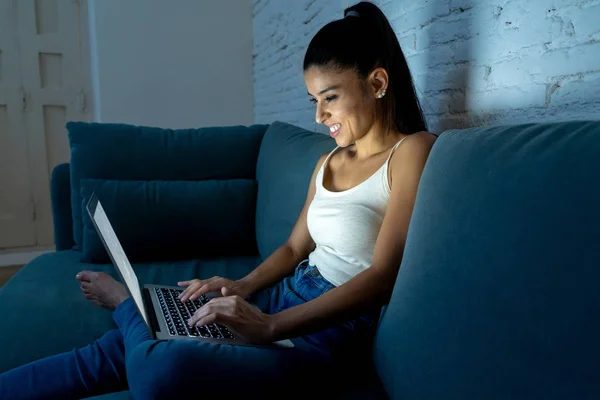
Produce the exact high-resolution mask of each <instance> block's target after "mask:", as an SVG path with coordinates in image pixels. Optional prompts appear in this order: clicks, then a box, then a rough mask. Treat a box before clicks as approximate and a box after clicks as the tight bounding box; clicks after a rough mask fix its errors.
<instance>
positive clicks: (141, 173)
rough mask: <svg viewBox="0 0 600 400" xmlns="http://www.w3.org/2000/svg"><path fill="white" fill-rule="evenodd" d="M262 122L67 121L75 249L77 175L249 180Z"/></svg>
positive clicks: (79, 236)
mask: <svg viewBox="0 0 600 400" xmlns="http://www.w3.org/2000/svg"><path fill="white" fill-rule="evenodd" d="M266 128H267V125H252V126H247V127H246V126H229V127H208V128H199V129H176V130H173V129H161V128H151V127H141V126H134V125H126V124H107V123H86V122H69V123H67V130H68V132H69V143H70V148H71V207H72V213H73V236H74V240H75V244H76V246H75V248H77V249H80V248H81V245H82V241H83V223H82V220H81V218H82V213H81V200H82V199H81V187H80V181H81V179H86V178H93V179H119V180H212V179H217V180H224V179H254V177H255V168H256V160H257V157H258V149H259V147H260V143H261V140H262V136H263V134H264V132H265V129H266Z"/></svg>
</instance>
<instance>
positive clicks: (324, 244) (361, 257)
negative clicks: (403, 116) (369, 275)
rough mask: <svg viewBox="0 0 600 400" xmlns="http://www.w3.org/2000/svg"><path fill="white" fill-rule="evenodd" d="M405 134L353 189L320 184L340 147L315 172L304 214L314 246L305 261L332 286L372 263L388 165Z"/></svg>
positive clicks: (387, 187) (383, 207) (387, 192)
mask: <svg viewBox="0 0 600 400" xmlns="http://www.w3.org/2000/svg"><path fill="white" fill-rule="evenodd" d="M407 137H408V136H406V137H404V138H402V140H400V141H399V142H398V143H396V145H395V146H394V147H393V148H392V150H391V151H390V154H389V156H388V158H387V160H386V162H385V163H384V164H383V165H382V166H381V168H379V169H378V170H377V171H376V172H375V173H374V174H373V175H371V176H370V177H369V178H368V179H367V180H366V181H364V182H362V183H360V184H359V185H357V186H355V187H353V188H350V189H348V190H344V191H342V192H331V191H329V190H327V189H325V188H324V187H323V172H324V170H325V167H326V165H327V162H328V161H329V158H331V155H332V154H333V153H335V152H336V151H337V150H338V149H339V146H338V147H336V148H335V149H333V151H332V152H331V153H329V155H328V156H327V158H326V159H325V161H324V162H323V165H322V166H321V169H319V172H318V173H317V176H316V182H315V183H316V192H315V197H314V199H313V201H312V202H311V204H310V207H309V208H308V215H307V224H308V231H309V232H310V236H311V237H312V239H313V241H314V242H315V244H316V245H317V246H316V248H315V250H314V251H313V252H312V253H310V254H309V256H308V260H309V263H310V265H314V266H316V267H317V269H318V270H319V272H320V273H321V275H323V278H325V279H327V280H328V281H329V282H331V283H332V284H334V285H335V286H339V285H341V284H343V283H345V282H347V281H349V280H350V279H352V278H353V277H354V276H356V275H357V274H358V273H359V272H362V271H364V270H365V269H367V268H369V267H370V266H371V263H372V261H373V251H374V249H375V241H376V240H377V235H378V234H379V230H380V229H381V225H382V224H383V217H384V215H385V211H386V210H387V205H388V200H389V198H390V183H389V180H388V164H389V161H390V158H391V157H392V154H393V152H394V150H396V148H397V147H398V146H399V145H400V143H402V141H403V140H404V139H406V138H407Z"/></svg>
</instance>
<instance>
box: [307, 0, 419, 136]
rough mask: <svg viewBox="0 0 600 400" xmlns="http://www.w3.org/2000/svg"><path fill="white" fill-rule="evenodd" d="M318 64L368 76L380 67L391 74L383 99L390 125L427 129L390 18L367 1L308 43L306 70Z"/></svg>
mask: <svg viewBox="0 0 600 400" xmlns="http://www.w3.org/2000/svg"><path fill="white" fill-rule="evenodd" d="M312 66H317V67H328V68H335V69H339V70H344V69H346V68H352V69H354V70H355V71H356V72H357V73H358V75H359V76H360V77H361V78H362V79H365V78H366V77H367V76H368V75H369V73H370V72H371V71H373V70H374V69H375V68H378V67H381V68H384V69H385V70H386V71H387V73H388V76H389V82H388V88H387V90H386V96H384V97H383V98H382V101H383V103H382V104H383V118H384V121H385V123H386V124H387V127H388V128H392V127H393V128H395V129H396V130H398V131H399V132H403V133H415V132H419V131H424V130H427V125H426V123H425V118H424V117H423V110H422V109H421V104H420V103H419V99H418V98H417V94H416V92H415V87H414V84H413V80H412V76H411V73H410V69H409V68H408V64H407V63H406V59H405V58H404V53H403V52H402V49H401V48H400V43H398V38H397V37H396V34H395V32H394V30H393V29H392V27H391V25H390V23H389V21H388V19H387V18H386V17H385V15H384V14H383V12H382V11H381V10H380V9H379V8H378V7H377V6H376V5H375V4H372V3H369V2H366V1H362V2H360V3H358V4H355V5H353V6H352V7H348V8H347V9H346V10H344V18H343V19H340V20H337V21H333V22H330V23H328V24H327V25H325V26H324V27H323V28H321V30H319V32H317V34H316V35H315V37H313V39H312V40H311V41H310V44H309V45H308V49H307V50H306V54H305V56H304V70H305V71H306V70H307V69H308V68H310V67H312Z"/></svg>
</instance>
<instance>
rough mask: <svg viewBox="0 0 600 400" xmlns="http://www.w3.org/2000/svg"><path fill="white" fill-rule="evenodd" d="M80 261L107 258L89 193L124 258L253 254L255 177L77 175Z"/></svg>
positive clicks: (173, 257) (138, 259)
mask: <svg viewBox="0 0 600 400" xmlns="http://www.w3.org/2000/svg"><path fill="white" fill-rule="evenodd" d="M80 185H81V197H82V205H81V206H82V207H83V209H82V215H83V247H82V259H81V261H83V262H92V263H109V262H110V259H109V257H108V254H107V253H106V250H105V249H104V246H103V245H102V242H101V241H100V237H99V236H98V233H97V232H96V229H95V228H94V225H93V223H92V220H91V218H90V216H89V214H88V213H87V210H86V208H85V207H86V205H87V202H88V200H89V199H90V197H91V195H92V194H93V193H94V192H95V193H96V194H97V196H98V199H99V200H100V202H101V204H102V207H103V208H104V211H105V212H106V214H107V216H108V218H109V220H110V221H111V225H112V226H113V229H114V230H115V233H116V234H117V237H118V238H119V242H120V243H121V245H122V246H123V250H124V251H125V254H127V257H128V258H129V260H130V261H150V260H152V261H160V260H185V259H194V258H198V257H200V256H202V257H210V256H216V255H228V256H234V255H255V254H257V250H256V240H255V237H254V212H255V203H256V181H254V180H250V179H232V180H224V181H217V180H209V181H120V180H106V179H82V180H81V181H80Z"/></svg>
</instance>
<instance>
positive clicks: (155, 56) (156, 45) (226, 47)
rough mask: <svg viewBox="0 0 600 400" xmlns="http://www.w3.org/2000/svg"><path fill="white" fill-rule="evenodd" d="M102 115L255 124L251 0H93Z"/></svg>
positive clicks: (188, 124) (106, 118) (189, 123)
mask: <svg viewBox="0 0 600 400" xmlns="http://www.w3.org/2000/svg"><path fill="white" fill-rule="evenodd" d="M89 3H90V4H89V9H90V31H91V48H92V75H93V84H94V108H95V119H96V120H97V121H102V122H124V123H132V124H140V125H149V126H159V127H165V128H192V127H199V126H211V125H236V124H244V125H245V124H251V123H252V122H253V101H254V99H253V97H254V95H253V89H252V6H251V3H250V0H203V1H197V0H177V1H176V2H167V1H162V0H128V1H119V0H89Z"/></svg>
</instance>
